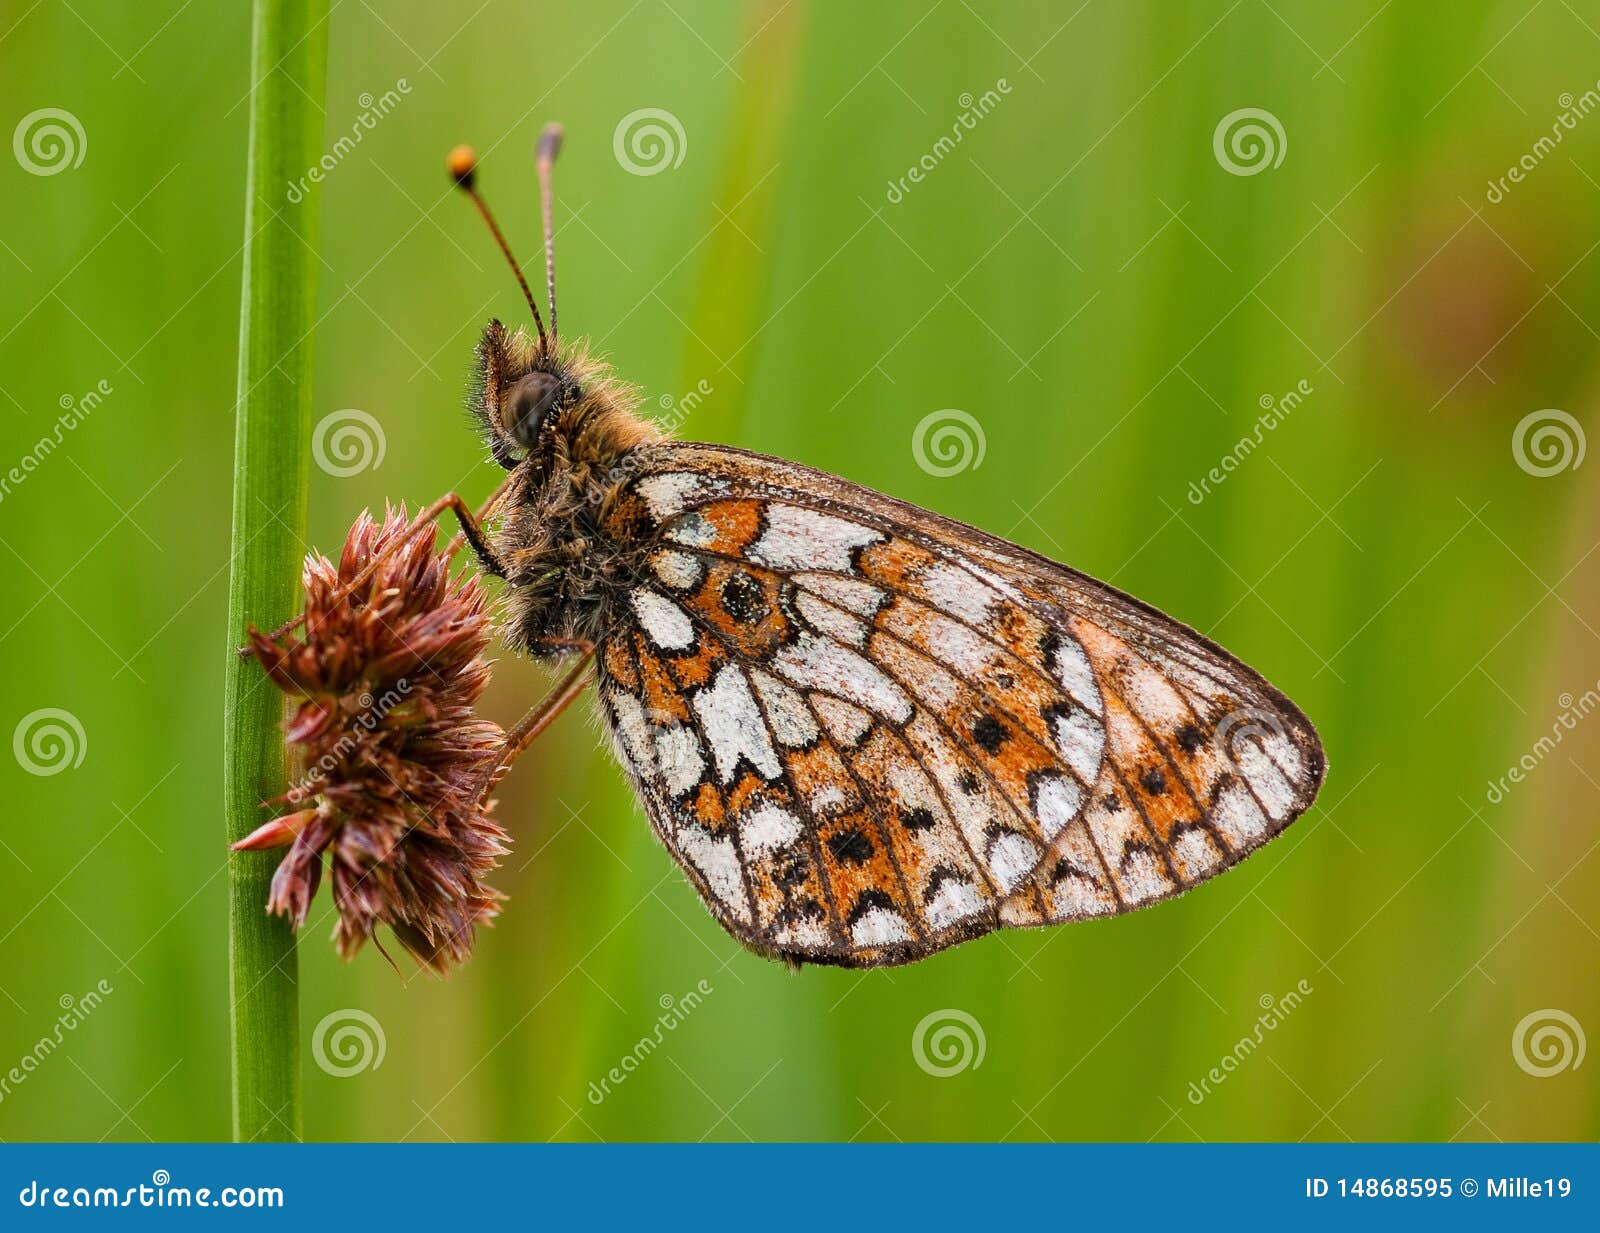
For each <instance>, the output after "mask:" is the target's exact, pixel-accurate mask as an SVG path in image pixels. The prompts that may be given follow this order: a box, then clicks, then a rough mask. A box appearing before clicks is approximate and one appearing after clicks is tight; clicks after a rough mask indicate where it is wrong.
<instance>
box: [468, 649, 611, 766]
mask: <svg viewBox="0 0 1600 1233" xmlns="http://www.w3.org/2000/svg"><path fill="white" fill-rule="evenodd" d="M593 664H594V649H593V646H592V645H591V647H590V649H589V650H588V651H587V652H586V653H585V654H584V655H583V657H582V658H581V659H579V660H578V662H577V663H576V664H574V665H573V667H572V670H571V671H570V672H568V673H567V675H566V676H564V677H562V678H561V681H560V683H559V684H558V685H557V686H556V687H555V688H554V689H553V690H551V691H550V693H549V694H548V695H546V696H545V698H544V699H543V700H542V701H540V702H539V703H538V705H536V706H535V707H534V708H533V709H532V710H531V711H529V712H528V713H527V714H526V715H524V716H523V717H522V718H521V719H520V720H518V721H517V723H516V725H515V726H514V727H513V728H512V729H511V730H510V731H509V732H507V733H506V738H505V740H504V741H503V742H502V743H501V745H500V752H499V753H498V754H497V755H496V757H495V761H494V764H493V765H492V767H491V768H490V770H489V772H488V774H487V775H485V776H484V780H483V787H482V790H481V791H480V792H479V793H478V796H479V797H480V798H481V797H484V796H487V795H488V794H489V793H490V792H493V791H494V787H495V785H496V784H497V783H499V782H500V781H501V780H502V779H504V778H505V775H506V772H507V771H509V770H510V769H511V765H512V763H514V762H515V761H516V760H517V758H518V757H520V756H521V754H522V753H523V751H524V750H526V749H527V748H528V746H529V745H532V744H533V742H534V741H535V740H537V739H538V738H539V735H540V734H541V733H542V732H543V731H544V730H545V729H546V728H548V727H549V726H550V725H551V724H552V723H554V722H555V719H556V716H558V715H560V714H561V712H562V711H564V710H566V709H567V707H568V706H570V705H571V704H572V702H573V701H574V700H575V699H576V698H577V696H578V695H579V694H581V693H582V692H583V689H584V686H586V685H587V684H588V683H589V676H590V669H591V668H592V667H593Z"/></svg>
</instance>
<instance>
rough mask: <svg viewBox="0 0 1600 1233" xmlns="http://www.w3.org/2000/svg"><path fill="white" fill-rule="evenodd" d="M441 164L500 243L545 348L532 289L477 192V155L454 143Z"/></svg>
mask: <svg viewBox="0 0 1600 1233" xmlns="http://www.w3.org/2000/svg"><path fill="white" fill-rule="evenodd" d="M445 167H446V169H447V170H448V171H449V172H450V178H451V179H452V180H454V181H455V182H456V186H457V187H458V188H460V189H461V191H462V192H464V193H466V195H467V196H468V197H471V198H472V204H473V205H475V206H477V207H478V213H479V214H481V215H483V221H484V222H486V223H488V224H489V233H490V234H491V235H493V236H494V242H495V243H496V244H498V245H499V246H500V252H501V253H502V254H503V255H504V257H505V259H506V264H507V265H509V266H510V267H511V272H512V273H513V274H515V275H516V276H517V286H519V287H521V288H522V297H523V299H525V300H527V301H528V310H529V311H530V312H532V313H533V324H534V326H535V327H536V328H537V329H538V331H539V349H540V350H541V351H548V350H549V342H548V341H547V340H546V338H545V335H544V318H543V317H541V316H540V315H539V306H538V305H537V304H536V303H534V300H533V291H532V290H531V289H530V288H529V286H528V280H527V279H526V278H524V277H523V276H522V267H521V266H520V265H518V264H517V259H516V258H515V257H513V256H512V255H511V245H509V244H507V243H506V237H505V235H504V234H503V233H502V232H501V230H500V224H499V223H497V222H495V221H494V215H493V214H492V213H490V211H489V203H488V202H487V201H485V200H484V199H483V197H482V195H481V194H480V193H479V192H478V185H477V176H478V156H477V155H476V154H475V153H473V150H472V147H471V146H457V147H456V148H455V149H454V150H451V151H450V157H449V158H447V159H446V160H445ZM552 285H553V284H552ZM550 325H551V328H552V329H553V328H554V327H555V302H554V301H551V304H550Z"/></svg>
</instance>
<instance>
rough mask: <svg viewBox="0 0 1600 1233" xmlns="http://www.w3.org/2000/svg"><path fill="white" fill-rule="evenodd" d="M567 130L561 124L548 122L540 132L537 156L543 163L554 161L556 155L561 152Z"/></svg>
mask: <svg viewBox="0 0 1600 1233" xmlns="http://www.w3.org/2000/svg"><path fill="white" fill-rule="evenodd" d="M566 137H567V130H566V129H564V128H562V127H561V126H560V125H559V124H547V125H545V126H544V132H542V133H540V134H539V144H538V146H537V148H536V149H537V157H538V160H539V161H540V162H541V163H553V162H555V161H556V155H558V154H560V153H561V143H562V142H563V141H565V140H566Z"/></svg>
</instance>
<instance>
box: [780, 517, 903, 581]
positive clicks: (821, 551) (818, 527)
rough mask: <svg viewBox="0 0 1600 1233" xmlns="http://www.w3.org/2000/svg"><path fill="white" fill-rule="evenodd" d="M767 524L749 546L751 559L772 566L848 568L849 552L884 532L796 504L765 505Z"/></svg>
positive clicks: (841, 570) (878, 538) (849, 564)
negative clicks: (759, 536)
mask: <svg viewBox="0 0 1600 1233" xmlns="http://www.w3.org/2000/svg"><path fill="white" fill-rule="evenodd" d="M766 513H767V522H766V527H765V529H764V530H763V531H762V533H761V538H759V539H758V540H756V542H755V543H753V544H751V545H750V549H749V555H750V559H751V560H752V561H754V562H756V563H757V564H758V565H766V566H769V567H771V568H772V569H831V570H837V571H839V572H841V573H843V572H847V571H848V570H849V569H850V568H851V554H852V553H854V552H855V550H856V549H858V548H865V547H866V546H867V545H868V544H876V543H878V542H879V541H880V540H882V539H883V537H884V536H883V532H882V531H876V530H873V529H872V528H871V527H864V526H862V525H860V524H859V523H855V522H846V521H845V520H844V519H843V518H835V517H833V516H832V515H830V514H819V513H817V512H816V511H815V510H809V509H801V508H800V507H799V506H797V505H779V504H777V503H776V502H774V503H771V504H769V505H768V506H767V510H766Z"/></svg>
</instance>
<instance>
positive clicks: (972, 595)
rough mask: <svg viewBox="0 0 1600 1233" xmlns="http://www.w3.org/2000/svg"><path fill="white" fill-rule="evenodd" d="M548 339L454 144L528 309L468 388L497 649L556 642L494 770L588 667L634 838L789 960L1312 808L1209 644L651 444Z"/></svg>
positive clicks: (994, 561)
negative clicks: (492, 478)
mask: <svg viewBox="0 0 1600 1233" xmlns="http://www.w3.org/2000/svg"><path fill="white" fill-rule="evenodd" d="M560 142H561V134H560V130H559V128H557V127H554V126H552V127H551V128H550V129H548V130H546V132H545V134H544V135H543V136H542V138H541V140H540V143H539V147H538V164H539V172H540V184H541V193H540V196H541V203H542V213H543V217H544V225H545V243H546V265H547V272H548V282H549V305H550V330H549V332H548V333H546V331H545V327H544V323H543V320H542V318H541V317H540V314H539V309H538V306H537V304H536V303H535V302H534V298H533V296H532V294H531V293H530V292H528V288H527V283H526V280H525V279H524V278H523V276H522V274H521V271H520V269H519V268H518V266H517V264H516V261H515V259H514V258H513V257H512V256H511V252H510V249H509V246H508V245H507V244H506V243H505V240H504V237H503V236H502V234H501V232H500V229H499V227H498V226H497V225H496V223H495V220H494V216H493V215H492V214H491V213H490V211H489V209H488V206H487V205H486V204H485V202H484V200H483V198H482V197H481V195H480V194H479V193H478V191H477V188H476V183H475V177H476V160H475V158H474V156H473V155H472V154H471V152H470V151H469V150H467V149H466V148H465V147H463V148H461V149H458V150H457V151H456V152H454V153H453V154H452V155H451V160H450V170H451V174H452V175H453V176H454V178H455V180H456V183H457V184H458V185H459V186H460V187H461V188H463V189H464V190H465V191H466V192H467V193H468V195H469V196H470V197H471V198H472V200H473V202H474V203H475V204H476V205H477V207H478V209H479V211H480V213H481V214H482V215H483V217H484V219H485V221H486V222H487V223H488V225H489V228H490V230H491V232H492V233H493V235H494V237H495V239H496V241H497V242H498V243H499V245H500V248H501V250H502V251H503V252H504V254H505V256H506V258H507V260H508V261H510V262H511V265H512V269H513V270H514V271H516V273H517V278H518V281H519V283H520V284H521V286H522V288H523V291H524V293H525V295H526V298H527V300H528V305H529V308H530V309H531V311H532V313H533V321H534V325H535V327H536V331H537V334H536V337H530V336H529V335H528V334H527V333H526V332H525V331H522V330H517V331H509V330H507V329H506V328H505V327H504V326H502V325H501V324H500V323H499V322H498V321H495V322H491V323H490V325H489V326H488V328H487V329H486V330H485V332H484V334H483V336H482V339H481V340H480V342H479V344H478V347H477V365H476V368H477V380H476V384H475V388H474V391H473V394H472V396H471V400H470V408H471V410H472V413H473V415H474V416H475V418H476V419H477V421H478V424H479V426H480V428H481V431H482V433H483V435H484V439H485V442H486V445H487V448H488V450H489V453H490V455H491V456H492V457H493V459H494V460H495V461H496V462H498V463H499V464H500V465H501V466H502V467H504V468H505V469H506V470H507V471H508V473H509V474H508V477H507V480H506V482H505V484H504V486H503V487H502V489H501V491H500V493H499V494H498V495H497V498H496V500H495V501H494V502H493V503H492V507H493V508H492V512H493V513H494V515H495V518H494V520H493V521H492V523H488V522H480V521H479V520H478V519H475V518H473V517H472V516H471V514H470V512H469V511H468V510H467V509H466V507H465V505H464V503H463V502H461V500H460V498H458V497H454V496H451V497H448V498H446V499H445V501H444V502H442V503H440V504H439V505H438V506H437V507H435V509H436V510H442V509H443V508H447V507H448V508H453V509H454V510H455V512H456V514H457V516H458V518H459V519H460V521H461V523H462V527H463V530H464V532H465V533H466V536H467V538H468V540H469V542H470V543H471V545H472V547H473V549H474V551H475V552H476V553H477V556H478V559H479V562H480V565H481V567H482V568H483V569H484V570H485V571H486V572H488V573H490V574H493V575H495V576H497V577H499V578H502V579H503V580H504V581H505V584H506V588H505V597H506V604H507V608H508V613H509V622H508V629H507V639H508V641H509V642H510V643H511V645H512V646H513V648H514V649H517V650H520V651H523V652H525V653H527V654H530V655H532V656H535V657H538V658H541V659H558V658H566V657H571V656H573V655H577V656H578V657H579V660H578V664H577V666H576V668H575V669H574V670H573V671H572V672H571V673H570V674H569V676H568V678H567V680H566V682H564V683H563V685H562V686H561V687H559V688H558V689H557V690H556V692H555V694H554V695H553V697H552V699H551V700H550V701H549V702H548V703H546V704H545V705H543V706H541V707H539V708H536V709H535V712H534V713H533V714H531V715H530V717H529V718H528V719H527V720H525V721H524V722H523V723H522V724H521V725H519V726H518V728H517V729H515V730H514V731H513V733H512V734H511V736H510V738H508V748H507V752H506V757H505V759H504V760H503V763H502V765H505V766H508V765H509V764H510V761H511V759H512V758H513V757H514V756H515V754H516V753H517V752H519V751H520V749H521V748H524V747H525V746H526V744H527V742H529V741H531V740H532V739H533V737H534V736H536V735H537V734H538V733H539V732H540V731H542V730H543V728H544V727H545V726H546V725H547V724H548V722H549V720H550V719H552V718H553V717H554V715H555V713H556V712H558V711H559V710H560V709H561V708H562V707H563V706H565V705H566V704H567V703H568V702H570V701H571V700H572V699H573V698H575V697H576V696H578V694H579V693H581V692H582V691H583V689H584V688H586V687H587V685H588V684H590V683H591V682H592V683H593V684H594V686H595V689H596V693H597V695H598V701H599V709H600V713H601V715H602V716H603V718H604V722H605V725H606V728H607V729H608V731H609V732H610V734H611V736H612V738H613V744H614V746H615V750H616V755H617V758H618V760H619V761H620V762H621V764H622V766H623V768H624V769H625V771H626V773H627V776H628V779H629V780H630V782H631V783H632V786H633V788H634V790H635V792H636V793H637V795H638V798H639V801H640V802H641V804H642V805H643V807H644V811H645V813H646V814H647V815H648V817H649V820H650V823H651V825H652V827H653V828H654V830H655V833H656V835H657V836H658V837H659V838H660V840H661V842H662V844H663V845H665V847H666V849H667V851H668V852H670V853H671V855H672V856H673V858H674V859H675V860H676V861H677V863H678V864H679V865H680V866H681V867H682V869H683V872H684V873H685V874H686V875H687V876H688V878H689V880H690V881H691V882H692V883H693V884H694V886H695V889H696V890H698V891H699V893H700V895H701V897H702V898H703V899H704V901H705V903H706V905H707V907H708V908H709V909H710V911H711V913H712V915H713V916H715V918H716V919H717V921H718V922H719V923H720V924H721V925H722V926H723V927H724V928H725V929H726V930H727V931H728V932H729V933H730V934H732V935H733V936H734V937H735V938H737V939H738V940H739V941H740V942H742V943H743V944H744V945H745V946H747V947H749V948H750V949H751V950H753V951H755V952H757V953H759V954H762V955H766V956H770V957H774V958H779V959H783V960H786V961H789V962H791V963H794V964H801V963H817V964H833V965H840V966H846V967H877V966H886V965H892V964H901V963H906V962H909V961H912V960H916V959H921V958H923V957H925V956H928V955H931V954H933V953H935V952H937V951H940V950H943V949H944V948H946V947H949V946H952V945H955V944H956V943H959V942H963V941H966V940H968V939H972V938H976V937H979V936H981V935H984V934H987V933H989V932H991V931H993V930H995V929H998V928H1001V927H1027V926H1040V925H1052V924H1057V923H1062V922H1067V921H1076V920H1084V919H1087V918H1090V917H1100V916H1113V915H1117V914H1119V913H1123V912H1128V911H1131V910H1133V909H1135V908H1140V907H1144V906H1146V905H1149V904H1152V903H1156V902H1159V901H1161V900H1164V899H1167V898H1170V897H1171V896H1174V895H1177V894H1180V893H1181V892H1183V891H1185V890H1187V889H1189V888H1190V887H1193V886H1195V885H1196V884H1198V883H1200V882H1203V881H1205V880H1206V879H1208V878H1211V877H1213V876H1215V875H1216V874H1218V873H1221V872H1222V871H1223V870H1225V869H1227V868H1229V867H1231V866H1232V865H1234V864H1237V863H1238V862H1239V861H1240V860H1242V859H1244V857H1246V856H1248V855H1249V854H1250V853H1251V852H1253V851H1255V850H1256V849H1257V848H1259V847H1261V846H1262V845H1263V844H1265V843H1266V842H1267V841H1268V840H1270V839H1272V838H1273V837H1274V836H1276V835H1278V834H1279V833H1281V832H1282V831H1283V829H1284V828H1285V827H1286V826H1288V825H1289V823H1290V822H1292V821H1294V819H1295V818H1296V817H1298V816H1299V815H1300V814H1301V813H1302V812H1304V811H1305V809H1306V808H1307V807H1308V806H1309V805H1310V804H1311V803H1312V801H1313V799H1314V798H1315V797H1316V794H1317V791H1318V788H1319V787H1320V786H1321V783H1322V779H1323V775H1324V770H1325V759H1324V756H1323V751H1322V746H1321V743H1320V741H1319V739H1318V737H1317V733H1316V730H1315V729H1314V728H1313V727H1312V725H1311V723H1310V721H1309V720H1308V719H1307V718H1306V717H1305V715H1304V714H1302V713H1301V711H1300V710H1299V709H1298V708H1297V707H1296V706H1295V705H1294V704H1293V703H1292V702H1290V701H1289V700H1288V699H1287V698H1286V697H1284V695H1283V694H1282V693H1280V692H1279V691H1278V690H1277V689H1275V688H1274V687H1273V686H1272V685H1270V684H1269V683H1268V682H1267V681H1266V680H1264V679H1263V678H1262V677H1261V676H1260V675H1259V674H1258V673H1256V672H1255V671H1254V670H1252V669H1251V668H1249V667H1247V666H1245V665H1244V664H1243V663H1241V662H1240V661H1239V660H1237V659H1235V658H1234V657H1233V656H1232V655H1230V654H1228V653H1227V652H1226V651H1224V650H1222V649H1221V648H1220V647H1218V646H1217V645H1216V644H1215V643H1213V642H1211V641H1210V640H1209V639H1207V638H1205V637H1203V636H1202V635H1200V634H1198V633H1196V632H1195V631H1194V630H1192V629H1190V628H1188V627H1186V626H1184V625H1182V624H1180V623H1179V622H1177V621H1175V620H1173V619H1172V618H1171V617H1168V616H1165V615H1163V614H1162V613H1160V612H1158V611H1156V610H1155V609H1154V608H1151V607H1150V606H1148V605H1146V604H1143V603H1141V602H1139V601H1138V600H1136V599H1133V598H1132V597H1130V596H1127V595H1124V594H1123V593H1121V592H1120V591H1117V590H1115V589H1114V588H1112V587H1110V586H1107V585H1106V584H1104V583H1102V582H1097V581H1096V580H1094V579H1092V578H1089V577H1087V576H1085V575H1084V574H1081V573H1078V572H1077V571H1075V570H1073V569H1070V568H1068V567H1067V566H1065V565H1060V564H1058V563H1056V562H1054V561H1051V560H1048V559H1047V558H1045V557H1042V556H1039V555H1038V554H1036V553H1033V552H1030V551H1028V550H1027V549H1025V548H1021V547H1018V546H1017V545H1015V544H1011V543H1008V542H1006V541H1004V540H1002V539H998V538H995V537H994V536H991V535H988V534H985V533H984V532H982V531H980V530H977V529H975V528H973V527H970V526H966V525H964V524H962V523H959V522H956V521H953V520H951V519H949V518H945V517H942V516H940V515H938V514H935V513H930V512H929V511H927V510H923V509H919V508H917V507H916V506H913V505H908V504H906V503H905V502H902V501H897V500H895V499H893V498H892V497H887V496H883V495H881V494H879V493H876V492H873V491H871V490H869V489H866V488H863V487H860V486H858V485H856V484H852V483H849V482H847V481H845V480H843V479H839V478H837V477H835V476H832V475H827V474H824V473H823V472H820V471H815V470H812V469H811V468H809V467H805V466H801V465H799V464H797V463H793V462H787V461H784V460H782V459H778V458H770V457H765V456H763V455H760V454H755V453H749V452H746V451H744V450H740V449H734V448H729V447H724V446H717V445H705V444H692V443H685V442H679V441H675V440H669V439H667V438H666V437H665V436H664V435H663V434H662V433H661V432H660V431H658V430H657V429H656V428H655V427H654V426H652V425H651V424H650V423H648V422H647V421H645V420H643V419H641V418H639V417H638V416H637V415H636V414H635V410H636V408H637V406H638V404H639V397H638V395H637V393H635V392H634V391H633V390H632V389H631V388H629V387H628V386H626V385H624V384H622V383H620V382H619V381H617V380H616V379H615V378H614V377H613V376H612V374H611V373H610V371H609V370H608V369H607V368H606V367H605V366H604V365H602V364H601V363H600V362H598V361H597V360H595V359H594V358H592V357H591V356H590V355H588V354H587V353H586V351H585V350H584V349H583V347H582V346H581V345H576V346H573V345H563V344H562V343H561V342H560V339H559V335H558V333H557V318H556V308H555V278H554V257H553V251H554V250H553V243H552V239H551V237H552V234H553V229H552V225H551V213H552V205H551V201H552V193H551V189H550V181H551V167H552V165H553V163H554V160H555V155H556V152H557V151H558V150H559V147H560Z"/></svg>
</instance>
